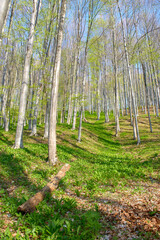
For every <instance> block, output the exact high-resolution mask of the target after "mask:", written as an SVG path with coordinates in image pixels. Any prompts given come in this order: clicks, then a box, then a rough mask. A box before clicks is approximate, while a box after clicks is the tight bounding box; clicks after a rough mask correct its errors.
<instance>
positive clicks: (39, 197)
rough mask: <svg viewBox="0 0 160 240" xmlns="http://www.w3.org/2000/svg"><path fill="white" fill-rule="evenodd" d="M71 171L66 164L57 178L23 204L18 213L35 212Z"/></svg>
mask: <svg viewBox="0 0 160 240" xmlns="http://www.w3.org/2000/svg"><path fill="white" fill-rule="evenodd" d="M69 169H70V165H69V164H65V165H64V166H63V167H62V168H61V170H60V171H59V172H58V174H57V175H56V176H54V177H53V179H52V180H51V181H50V182H49V183H48V184H47V185H46V186H45V187H44V188H43V189H42V190H41V191H40V192H38V193H36V194H35V195H34V196H33V197H31V198H30V199H29V200H28V201H26V202H25V203H23V204H22V205H21V206H19V207H18V208H17V211H18V212H22V213H30V212H33V211H34V210H35V208H36V206H37V205H38V204H39V203H40V202H42V201H43V199H44V198H45V196H46V194H47V193H51V192H53V191H54V190H55V189H56V188H57V187H58V184H59V181H60V180H61V179H62V178H63V177H64V176H65V174H66V172H67V171H68V170H69Z"/></svg>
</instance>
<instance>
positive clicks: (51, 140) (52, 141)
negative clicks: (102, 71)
mask: <svg viewBox="0 0 160 240" xmlns="http://www.w3.org/2000/svg"><path fill="white" fill-rule="evenodd" d="M65 13H66V0H62V3H61V12H60V20H59V28H58V35H57V45H56V53H55V62H54V71H53V79H52V89H51V108H50V119H49V137H48V159H49V163H50V165H54V164H55V163H56V160H57V159H56V114H57V100H58V85H59V72H60V61H61V47H62V38H63V26H64V18H65Z"/></svg>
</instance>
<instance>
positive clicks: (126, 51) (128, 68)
mask: <svg viewBox="0 0 160 240" xmlns="http://www.w3.org/2000/svg"><path fill="white" fill-rule="evenodd" d="M117 5H118V10H119V14H120V18H121V24H122V32H123V43H124V49H125V57H126V63H127V71H128V78H129V83H130V88H131V97H132V106H133V114H134V119H135V125H136V131H137V144H140V136H139V129H138V120H137V113H136V104H135V95H134V91H133V83H132V77H131V70H130V64H129V56H128V50H127V44H126V37H125V31H124V24H123V19H122V14H121V10H120V7H119V1H118V0H117Z"/></svg>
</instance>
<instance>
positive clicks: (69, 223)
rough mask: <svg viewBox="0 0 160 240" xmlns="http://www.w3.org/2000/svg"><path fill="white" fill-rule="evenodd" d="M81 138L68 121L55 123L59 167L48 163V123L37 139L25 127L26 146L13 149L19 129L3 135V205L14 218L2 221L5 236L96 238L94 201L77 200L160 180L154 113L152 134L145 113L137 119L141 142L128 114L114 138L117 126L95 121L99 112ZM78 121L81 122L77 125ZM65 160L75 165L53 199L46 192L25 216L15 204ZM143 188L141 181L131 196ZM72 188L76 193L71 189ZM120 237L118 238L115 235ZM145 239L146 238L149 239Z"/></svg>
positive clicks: (100, 226)
mask: <svg viewBox="0 0 160 240" xmlns="http://www.w3.org/2000/svg"><path fill="white" fill-rule="evenodd" d="M86 119H87V120H88V122H84V123H83V132H82V142H81V143H78V142H77V134H78V131H77V130H75V131H72V130H71V126H70V125H67V124H58V125H57V135H58V138H57V142H58V146H57V154H58V159H59V162H60V165H58V166H57V167H56V168H53V167H50V166H49V165H48V164H47V163H46V159H47V154H48V148H47V141H46V140H43V139H42V135H43V130H44V126H39V127H38V134H39V136H38V137H29V132H28V131H27V127H26V128H25V131H24V146H25V147H24V148H23V149H18V150H15V149H12V148H11V146H12V145H13V143H14V136H15V127H13V128H11V130H10V131H9V132H8V133H5V132H4V131H3V130H2V129H1V130H0V132H1V135H0V136H1V137H0V146H1V149H0V186H1V187H0V200H1V205H0V209H1V212H2V215H4V216H5V215H6V214H8V215H9V218H10V222H9V223H7V224H8V227H7V228H6V221H7V220H6V219H5V218H2V219H1V220H0V224H1V226H2V227H1V230H0V231H1V233H0V234H1V235H0V237H1V239H47V240H49V239H68V240H72V239H73V240H75V239H76V240H78V239H80V240H81V239H84V240H85V239H95V238H96V236H97V237H98V235H99V233H100V231H101V230H102V229H103V224H101V218H102V216H101V214H100V212H99V211H98V207H97V205H96V204H92V205H88V206H85V205H84V204H80V203H79V202H77V198H76V197H78V198H79V199H81V198H83V199H87V201H88V202H89V203H96V199H99V198H100V197H101V196H102V195H103V194H108V195H109V194H113V193H115V192H117V191H119V192H121V193H122V194H123V192H124V191H126V189H130V183H131V182H132V183H137V182H146V183H147V182H149V183H150V182H151V180H153V181H156V182H158V181H160V174H159V169H160V161H159V160H160V155H159V149H160V138H159V137H160V129H159V124H160V120H159V119H158V118H155V117H154V116H153V115H152V119H153V133H152V134H151V133H150V132H149V127H148V122H147V118H146V116H145V115H141V116H140V117H139V121H140V124H139V128H140V136H141V141H142V143H141V145H140V146H137V145H136V141H135V140H133V137H132V127H131V126H130V124H129V121H128V120H129V117H128V116H124V117H123V118H120V126H121V133H120V135H119V137H118V138H116V137H115V136H114V133H115V124H114V118H113V116H110V119H111V122H109V123H104V115H103V114H102V116H101V120H99V121H97V120H96V114H93V115H90V114H89V113H86ZM77 124H78V123H77ZM64 163H70V164H71V169H70V171H69V172H68V173H67V174H66V176H65V177H64V178H63V179H62V180H61V182H60V186H59V189H58V190H56V191H55V192H54V197H52V196H48V197H47V198H46V199H45V200H44V201H43V202H42V203H41V204H39V206H38V207H37V210H36V211H35V212H34V213H31V214H30V215H29V214H27V215H21V214H20V213H17V207H18V206H19V205H20V204H22V203H23V202H25V201H26V200H27V199H28V198H30V197H31V196H33V195H34V194H35V193H36V192H37V191H38V190H40V189H41V188H42V187H43V186H45V185H46V184H47V182H48V181H49V180H50V177H51V175H55V174H56V173H57V172H58V170H59V169H60V168H61V166H62V165H63V164H64ZM141 191H143V187H141V186H140V184H139V185H138V186H137V187H136V188H134V191H132V194H137V193H138V192H141ZM68 192H70V193H72V194H68V196H67V193H68ZM115 239H116V236H115ZM146 239H147V238H146Z"/></svg>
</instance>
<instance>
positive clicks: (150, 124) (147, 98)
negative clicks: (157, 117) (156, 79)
mask: <svg viewBox="0 0 160 240" xmlns="http://www.w3.org/2000/svg"><path fill="white" fill-rule="evenodd" d="M142 69H143V78H144V85H145V92H146V105H147V111H148V120H149V126H150V132H151V133H152V123H151V116H150V109H149V96H148V86H147V78H146V66H145V64H144V63H142Z"/></svg>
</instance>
